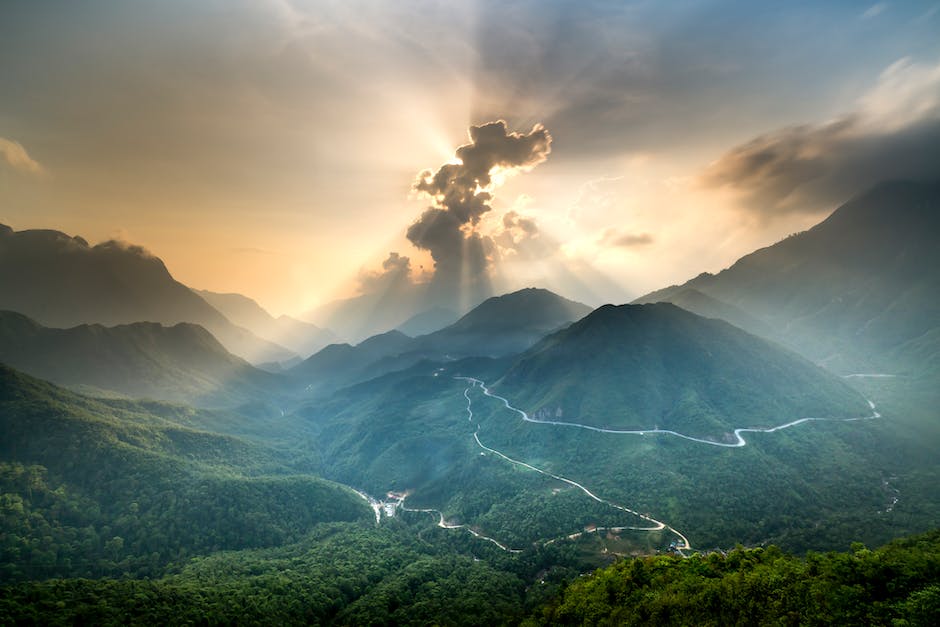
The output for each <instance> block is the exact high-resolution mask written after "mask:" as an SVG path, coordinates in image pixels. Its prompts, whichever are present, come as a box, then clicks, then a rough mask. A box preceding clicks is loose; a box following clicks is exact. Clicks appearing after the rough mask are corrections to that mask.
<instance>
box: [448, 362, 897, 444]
mask: <svg viewBox="0 0 940 627" xmlns="http://www.w3.org/2000/svg"><path fill="white" fill-rule="evenodd" d="M456 378H458V379H463V380H466V381H472V382H473V383H474V385H479V386H480V388H481V389H482V390H483V393H484V394H486V395H487V396H489V397H491V398H495V399H497V400H500V401H502V402H503V404H504V405H505V406H506V408H507V409H509V410H510V411H514V412H516V413H517V414H519V415H520V416H522V419H523V420H524V421H526V422H531V423H534V424H539V425H554V426H557V427H573V428H575V429H585V430H587V431H596V432H598V433H615V434H619V435H647V434H649V435H658V434H664V435H672V436H675V437H677V438H682V439H683V440H689V441H691V442H698V443H700V444H709V445H711V446H721V447H724V448H740V447H742V446H745V445H747V440H745V439H744V438H742V437H741V434H742V433H773V432H775V431H782V430H784V429H789V428H790V427H795V426H796V425H799V424H803V423H804V422H855V421H857V420H874V419H875V418H881V414H879V413H878V412H877V411H875V404H874V403H872V402H871V401H870V400H868V399H865V400H866V401H868V406H869V407H870V408H871V410H872V414H871V416H861V417H858V418H800V419H798V420H794V421H792V422H788V423H786V424H782V425H777V426H776V427H768V428H757V427H742V428H739V429H735V430H734V437H735V441H734V442H716V441H714V440H705V439H703V438H696V437H692V436H691V435H685V434H684V433H679V432H678V431H672V430H670V429H604V428H602V427H594V426H591V425H585V424H580V423H577V422H562V421H558V420H539V419H537V418H531V417H530V416H529V414H527V413H526V412H524V411H522V410H521V409H519V408H517V407H513V406H512V405H510V404H509V401H508V400H506V399H505V398H503V397H502V396H499V395H497V394H493V393H492V392H490V390H489V388H487V387H486V385H485V384H484V383H483V381H480V380H479V379H474V378H473V377H456Z"/></svg>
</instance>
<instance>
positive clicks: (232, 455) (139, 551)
mask: <svg viewBox="0 0 940 627" xmlns="http://www.w3.org/2000/svg"><path fill="white" fill-rule="evenodd" d="M158 410H161V411H162V410H165V412H164V413H166V414H167V415H178V416H179V417H180V419H182V420H194V419H198V418H199V414H200V412H196V411H193V410H185V409H182V410H181V408H176V407H160V406H155V404H153V403H138V402H128V401H118V400H116V401H104V400H99V399H92V398H88V397H85V396H82V395H80V394H74V393H71V392H68V391H66V390H63V389H60V388H57V387H56V386H54V385H51V384H48V383H45V382H43V381H38V380H36V379H33V378H32V377H29V376H26V375H24V374H22V373H19V372H16V371H15V370H12V369H10V368H7V367H6V366H2V365H0V432H2V433H3V438H0V493H2V494H3V502H4V510H3V511H4V517H3V522H2V524H3V533H0V555H2V556H4V559H3V562H2V563H0V581H2V580H7V581H9V580H11V579H23V578H32V579H46V578H50V577H62V576H72V577H76V576H78V577H101V576H104V575H112V576H128V575H131V574H133V575H134V576H137V577H149V576H154V575H157V574H160V573H162V572H164V569H165V567H166V566H168V565H169V564H171V563H174V562H179V561H180V560H186V559H188V558H189V557H190V556H197V555H207V554H209V553H214V552H216V551H220V550H231V549H241V548H249V547H264V546H274V545H278V544H282V543H284V542H288V541H292V540H297V539H299V538H302V537H304V536H306V535H307V534H308V533H309V531H310V529H311V528H312V527H313V526H314V525H316V524H317V523H320V522H324V521H343V520H345V521H353V520H360V521H370V519H371V518H372V516H371V514H372V513H371V512H370V511H369V509H368V507H366V504H365V503H364V502H363V501H362V500H361V499H360V498H359V497H358V496H356V495H355V494H354V493H353V492H352V491H351V490H349V489H347V488H344V487H342V486H339V485H337V484H334V483H331V482H327V481H324V480H322V479H319V478H317V477H314V476H311V475H309V474H300V473H303V472H304V471H305V468H304V466H305V465H306V466H309V461H301V462H300V463H297V462H296V461H295V462H291V461H290V460H289V459H288V460H285V459H282V458H281V457H280V456H279V455H277V454H276V453H275V452H274V451H273V450H272V449H269V448H267V447H264V446H262V445H259V444H256V443H252V442H249V441H247V440H244V439H240V438H235V437H231V436H225V435H218V434H214V433H208V432H206V431H202V430H200V429H196V428H193V427H191V426H187V425H185V424H181V423H180V422H177V421H171V420H169V419H167V418H165V417H163V416H161V415H158V414H157V413H155V412H157V411H158ZM296 459H297V458H295V460H296ZM292 464H293V465H292Z"/></svg>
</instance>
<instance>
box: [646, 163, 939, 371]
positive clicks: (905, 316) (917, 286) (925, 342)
mask: <svg viewBox="0 0 940 627" xmlns="http://www.w3.org/2000/svg"><path fill="white" fill-rule="evenodd" d="M938 237H940V184H938V183H917V182H910V181H894V182H887V183H881V184H879V185H877V186H875V187H874V188H872V189H871V190H869V191H867V192H865V193H863V194H861V195H859V196H857V197H856V198H854V199H852V200H850V201H849V202H847V203H845V204H844V205H842V206H841V207H839V208H838V209H837V210H836V211H835V212H833V213H832V215H830V216H829V217H828V218H826V219H825V220H823V221H822V222H821V223H819V224H817V225H816V226H814V227H813V228H811V229H809V230H808V231H805V232H803V233H798V234H796V235H793V236H791V237H788V238H787V239H785V240H783V241H781V242H778V243H777V244H774V245H773V246H768V247H767V248H762V249H760V250H758V251H755V252H753V253H751V254H749V255H746V256H744V257H742V258H741V259H739V260H738V261H737V262H736V263H735V264H734V265H732V266H731V267H730V268H728V269H726V270H723V271H721V272H719V273H718V274H715V275H712V274H708V273H705V274H701V275H699V276H697V277H695V278H694V279H692V280H690V281H688V282H687V283H685V284H683V285H680V286H672V287H668V288H665V289H662V290H659V291H656V292H652V293H651V294H647V295H646V296H643V297H641V298H639V299H637V300H636V301H635V302H638V303H651V302H657V301H672V302H676V303H677V304H679V305H685V306H689V307H690V308H691V309H692V311H696V312H697V313H701V314H702V315H715V313H717V312H716V311H715V309H714V308H712V309H705V308H703V309H700V308H698V307H697V306H696V305H695V304H694V303H690V302H689V301H688V300H685V301H684V302H681V301H680V299H682V298H683V296H682V295H683V293H684V292H686V290H688V289H689V288H693V289H695V290H697V291H699V292H701V293H703V294H705V295H707V296H709V297H711V298H713V299H715V300H717V301H720V302H722V303H725V304H726V306H727V307H733V308H735V309H736V310H737V311H743V312H746V314H747V315H748V316H750V317H752V318H753V319H756V320H758V321H760V322H759V325H760V326H754V325H750V327H745V328H749V330H751V331H753V332H761V331H762V330H765V331H766V330H767V329H768V328H769V329H770V331H769V333H770V335H771V336H772V337H775V338H778V339H780V340H783V341H785V342H787V343H789V344H790V345H791V346H793V347H795V348H797V349H798V350H799V351H800V352H801V353H803V354H805V355H807V356H809V357H811V358H812V359H814V360H818V361H821V362H824V363H827V364H829V365H832V366H833V367H839V368H841V369H843V370H847V369H848V371H849V372H857V371H858V370H854V369H852V368H853V367H855V368H857V367H859V365H861V366H862V367H864V365H865V364H872V365H873V366H880V367H881V368H887V369H889V370H890V371H891V372H900V373H902V374H912V375H916V374H918V372H919V371H921V370H922V369H923V368H924V366H925V365H929V364H931V363H935V362H936V359H937V357H936V355H937V353H938V352H940V345H938V343H937V328H938V326H940V276H938V274H937V271H936V269H937V268H938V267H940V250H938V248H937V246H936V241H937V238H938ZM722 317H724V315H722ZM728 319H729V321H730V322H732V323H740V321H741V318H740V317H738V318H737V319H731V318H728ZM934 372H935V373H936V371H934Z"/></svg>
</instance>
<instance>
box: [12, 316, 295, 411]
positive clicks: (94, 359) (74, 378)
mask: <svg viewBox="0 0 940 627" xmlns="http://www.w3.org/2000/svg"><path fill="white" fill-rule="evenodd" d="M0 362H2V363H6V364H7V365H9V366H12V367H14V368H17V369H19V370H21V371H23V372H26V373H28V374H31V375H33V376H36V377H41V378H43V379H46V380H48V381H52V382H54V383H57V384H60V385H69V386H85V387H88V388H94V389H97V390H104V391H111V392H117V393H119V394H123V395H126V396H130V397H135V398H154V399H162V400H170V401H177V402H189V403H195V404H197V405H213V404H215V405H228V406H231V405H236V404H240V403H244V402H247V401H248V400H252V399H257V398H259V397H265V396H268V395H271V394H274V393H276V392H277V391H278V390H279V389H282V388H283V387H284V386H283V382H282V381H281V380H280V379H279V378H278V377H277V376H275V375H272V374H270V373H267V372H263V371H261V370H258V369H256V368H254V367H252V366H251V365H249V364H248V363H247V362H245V361H244V360H243V359H241V358H239V357H235V356H234V355H232V354H231V353H229V352H228V351H227V350H225V347H223V346H222V345H221V344H219V342H218V341H217V340H216V339H215V338H214V337H213V336H212V335H211V334H210V333H209V332H208V331H206V330H205V329H203V328H202V327H200V326H197V325H194V324H187V323H179V324H176V325H174V326H172V327H164V326H162V325H160V324H158V323H155V322H137V323H134V324H126V325H119V326H115V327H104V326H101V325H97V324H95V325H87V324H86V325H80V326H77V327H72V328H70V329H51V328H47V327H43V326H41V325H40V324H38V323H36V322H35V321H33V320H30V319H29V318H27V317H26V316H23V315H21V314H18V313H15V312H10V311H0Z"/></svg>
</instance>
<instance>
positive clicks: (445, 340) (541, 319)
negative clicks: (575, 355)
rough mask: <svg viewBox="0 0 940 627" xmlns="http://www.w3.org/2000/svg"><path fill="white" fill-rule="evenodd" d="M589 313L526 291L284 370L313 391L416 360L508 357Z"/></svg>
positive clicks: (583, 307)
mask: <svg viewBox="0 0 940 627" xmlns="http://www.w3.org/2000/svg"><path fill="white" fill-rule="evenodd" d="M590 311H591V308H590V307H588V306H587V305H583V304H581V303H577V302H574V301H570V300H568V299H566V298H562V297H561V296H558V295H557V294H554V293H552V292H550V291H548V290H544V289H536V288H527V289H523V290H519V291H517V292H513V293H511V294H505V295H503V296H494V297H492V298H489V299H487V300H485V301H484V302H483V303H481V304H480V305H478V306H477V307H475V308H474V309H472V310H471V311H470V312H469V313H467V314H466V315H465V316H463V317H462V318H460V319H459V320H457V321H456V322H455V323H453V324H451V325H450V326H447V327H445V328H443V329H441V330H439V331H435V332H434V333H430V334H427V335H423V336H420V337H416V338H409V337H407V336H405V335H403V334H401V333H398V332H394V331H393V332H390V333H386V334H382V335H379V336H375V337H373V338H370V339H369V340H366V341H365V342H363V343H361V344H359V345H358V346H349V345H340V346H328V347H326V348H325V349H323V350H322V351H320V352H319V353H317V354H316V355H313V356H311V357H310V358H309V359H307V360H306V361H305V362H303V363H302V364H300V365H298V366H296V367H295V368H293V369H291V370H290V374H291V376H295V377H299V378H300V379H301V380H302V381H305V382H306V384H307V385H312V386H314V387H317V386H321V385H327V386H336V385H341V384H348V383H353V382H356V381H362V380H365V379H369V378H372V377H376V376H379V375H382V374H385V373H387V372H392V371H395V370H402V369H404V368H407V367H409V366H412V365H414V364H415V363H417V362H419V361H422V360H433V361H442V360H445V361H446V360H452V359H457V358H461V357H482V356H491V357H500V356H506V355H513V354H515V353H518V352H521V351H523V350H525V349H526V348H528V347H530V346H532V345H533V344H534V343H535V342H537V341H538V340H539V339H541V338H542V337H543V336H544V335H545V334H546V333H549V332H551V331H555V330H557V329H559V328H561V327H564V326H566V325H568V324H570V323H571V322H572V321H574V320H577V319H578V318H581V317H582V316H584V315H585V314H587V313H588V312H590Z"/></svg>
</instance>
